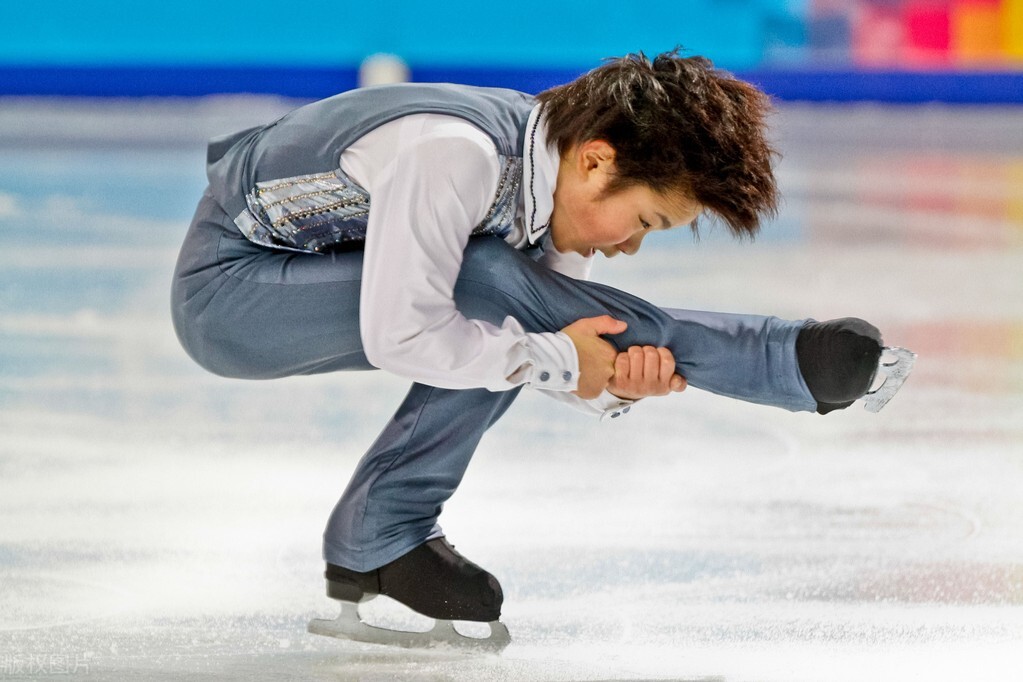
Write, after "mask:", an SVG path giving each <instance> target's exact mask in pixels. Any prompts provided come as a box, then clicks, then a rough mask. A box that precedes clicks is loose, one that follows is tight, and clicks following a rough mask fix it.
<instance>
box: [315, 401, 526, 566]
mask: <svg viewBox="0 0 1023 682" xmlns="http://www.w3.org/2000/svg"><path fill="white" fill-rule="evenodd" d="M518 392H519V389H513V390H511V391H503V392H499V393H494V392H491V391H487V390H486V389H482V388H480V389H473V390H461V391H456V390H451V389H443V388H436V387H432V386H425V385H423V384H413V385H412V388H411V390H409V392H408V395H407V396H406V397H405V400H404V401H403V402H402V404H401V407H400V408H399V409H398V412H397V413H396V414H395V415H394V417H393V418H392V419H391V420H390V421H389V422H388V424H387V426H386V427H385V428H384V431H383V433H381V434H380V436H379V438H377V441H376V442H375V443H373V445H372V446H371V447H370V449H369V451H368V452H367V453H366V455H365V456H364V457H363V458H362V460H361V461H360V462H359V465H358V467H356V470H355V473H354V474H353V475H352V479H351V482H350V483H349V484H348V488H347V489H346V490H345V492H344V495H342V496H341V499H340V501H338V503H337V506H336V507H335V508H334V511H333V513H332V514H331V516H330V520H329V521H328V523H327V529H326V531H325V533H324V537H323V540H324V543H323V547H324V549H323V553H324V558H325V559H326V560H327V561H328V562H329V563H332V564H336V565H338V566H344V567H345V568H348V569H351V570H353V571H360V572H365V571H371V570H373V569H376V568H378V567H380V566H383V565H384V564H386V563H389V562H391V561H393V560H394V559H397V558H398V557H400V556H403V555H404V554H405V553H407V552H409V551H411V550H412V549H414V548H416V547H418V546H419V545H421V544H423V543H424V542H426V541H427V540H430V539H432V538H434V537H440V536H441V535H442V532H441V530H440V527H439V526H438V525H437V517H438V516H439V515H440V512H441V509H442V507H443V504H444V502H446V501H447V500H448V498H450V497H451V495H452V494H453V493H454V492H455V489H456V488H457V487H458V484H459V483H460V482H461V480H462V476H463V475H464V474H465V470H466V467H468V465H469V460H470V459H472V455H473V453H474V452H475V450H476V446H477V445H478V444H479V441H480V438H482V437H483V434H484V432H486V430H487V429H489V428H490V427H491V426H492V425H493V424H494V423H495V422H496V421H497V420H498V419H500V417H501V415H503V414H504V412H505V410H507V409H508V407H509V406H510V405H511V404H512V402H513V401H514V400H515V397H516V396H517V395H518Z"/></svg>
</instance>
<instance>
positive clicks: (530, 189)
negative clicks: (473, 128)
mask: <svg viewBox="0 0 1023 682" xmlns="http://www.w3.org/2000/svg"><path fill="white" fill-rule="evenodd" d="M540 108H541V105H539V104H538V105H536V106H535V107H533V111H531V112H530V114H529V119H528V120H527V121H526V139H525V144H524V145H523V152H522V193H523V195H524V199H525V207H526V212H525V215H524V221H525V225H526V237H527V238H528V239H529V243H530V244H536V243H537V241H539V240H540V237H542V236H543V234H544V233H545V232H547V229H548V228H549V227H550V224H551V214H552V213H554V188H555V187H556V186H557V184H558V165H559V164H560V161H561V155H560V154H558V150H557V149H553V150H552V149H551V148H550V147H548V145H547V117H546V116H542V115H541V114H540Z"/></svg>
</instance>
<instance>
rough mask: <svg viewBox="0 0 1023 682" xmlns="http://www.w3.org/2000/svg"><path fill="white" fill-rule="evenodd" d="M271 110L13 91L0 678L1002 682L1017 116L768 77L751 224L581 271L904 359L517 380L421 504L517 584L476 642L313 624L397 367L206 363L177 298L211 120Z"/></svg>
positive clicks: (1011, 571)
mask: <svg viewBox="0 0 1023 682" xmlns="http://www.w3.org/2000/svg"><path fill="white" fill-rule="evenodd" d="M292 105H293V104H292V103H287V102H277V101H272V100H257V99H237V98H236V99H227V100H208V101H198V102H196V101H191V102H175V101H164V102H159V103H151V102H150V103H147V102H141V103H140V102H126V103H122V104H118V103H112V102H82V101H78V102H66V101H53V102H49V103H47V102H41V101H30V100H8V101H4V100H0V680H6V679H25V678H41V679H49V678H51V677H57V678H62V677H68V676H72V677H75V678H77V679H102V680H148V679H155V680H165V679H168V680H174V679H180V680H185V679H189V680H190V679H207V678H208V679H217V680H250V679H269V680H290V679H301V680H374V681H376V680H388V679H410V680H449V679H451V680H654V679H673V680H691V681H704V682H710V681H715V682H774V681H777V682H803V681H805V682H821V681H827V682H830V681H846V680H848V681H853V680H855V681H857V682H861V681H864V680H867V681H871V682H876V681H886V680H892V681H900V682H901V681H904V680H926V681H928V682H938V681H946V680H947V681H949V682H952V681H956V682H959V681H961V680H977V681H979V682H991V681H999V682H1000V681H1006V682H1011V681H1015V680H1023V111H1020V110H1011V109H1001V110H998V109H994V110H993V109H942V108H930V107H920V108H898V109H881V108H874V107H854V108H845V109H822V108H809V107H797V106H790V107H786V108H784V109H783V110H782V112H781V113H780V115H779V116H778V117H777V120H776V123H777V131H778V137H779V139H780V143H781V146H782V148H783V150H784V152H785V159H784V161H783V162H782V165H781V167H780V177H781V183H782V188H783V191H784V193H785V195H786V197H787V199H786V203H785V205H784V207H783V210H782V214H781V217H780V218H779V220H778V221H777V222H776V223H775V224H774V225H772V226H770V227H768V229H767V230H766V233H765V234H764V236H763V238H762V239H760V240H758V241H757V242H756V243H754V244H739V243H733V242H732V241H730V240H729V239H728V238H726V237H725V236H724V235H723V234H722V232H723V230H720V229H719V230H717V231H711V232H710V233H709V234H707V235H706V236H705V237H704V238H703V239H702V240H701V241H700V242H698V243H697V242H693V241H692V240H691V239H690V238H689V237H688V236H686V235H684V234H676V235H663V236H662V238H661V239H660V241H658V242H656V243H650V244H648V245H646V247H645V249H646V251H645V252H644V253H641V254H640V255H639V256H637V257H635V258H633V259H625V258H622V259H618V260H616V261H615V262H613V263H606V262H601V263H599V264H598V267H597V271H596V278H597V279H600V280H602V281H606V282H608V283H611V284H614V285H617V286H621V287H623V288H626V289H629V290H631V291H633V292H635V293H638V294H641V295H643V296H645V297H646V298H649V299H650V300H653V301H655V302H657V303H661V304H663V305H667V306H674V307H689V308H698V309H712V310H723V311H736V312H755V313H764V314H776V315H779V316H783V317H791V318H799V317H816V318H818V319H824V318H829V317H837V316H845V315H855V316H860V317H864V318H867V319H869V320H871V321H873V322H874V323H875V324H877V325H878V326H879V327H880V328H881V329H882V330H883V331H884V333H885V337H886V341H887V342H888V343H890V344H894V345H903V346H908V347H910V348H913V349H914V350H916V351H917V352H918V353H919V354H920V358H919V360H918V363H917V368H916V371H915V373H914V374H913V376H912V377H911V378H910V380H909V382H908V383H907V384H906V385H905V387H904V389H903V391H902V393H900V394H899V395H898V396H897V397H896V398H895V400H894V401H893V402H892V403H891V404H890V405H889V406H888V407H887V408H885V410H884V411H882V412H881V413H880V414H878V415H871V414H868V413H867V412H865V411H864V410H863V409H862V407H861V406H855V407H854V408H851V409H849V410H846V411H844V412H840V413H835V414H832V415H829V416H827V417H820V416H815V415H807V414H798V415H794V414H789V413H787V412H783V411H781V410H777V409H771V408H765V407H757V406H752V405H746V404H741V403H737V402H733V401H730V400H727V399H723V398H719V397H715V396H712V395H708V394H704V393H700V392H699V391H696V390H690V391H687V392H686V393H684V394H682V395H680V396H674V397H671V398H667V399H660V400H650V401H646V402H644V403H643V404H642V405H641V406H639V407H637V408H636V409H635V410H633V411H632V413H631V414H630V415H629V417H628V418H627V419H624V420H617V421H616V422H614V423H610V424H599V423H596V422H591V421H590V420H589V419H587V418H586V417H584V416H582V415H579V414H576V413H574V412H572V411H571V410H569V409H568V408H563V407H561V406H559V405H556V404H554V403H552V402H550V401H546V400H544V399H543V398H542V397H541V396H538V395H533V394H525V393H524V394H523V396H522V397H521V398H520V400H519V401H518V403H517V404H516V405H515V406H514V407H513V408H512V409H511V410H510V411H509V413H508V414H507V415H506V416H505V418H504V419H503V421H502V422H501V423H500V424H499V425H498V426H497V427H496V428H495V429H494V430H493V431H492V432H491V433H490V434H489V435H488V437H487V438H486V439H485V440H484V442H483V445H482V446H481V449H480V451H479V452H478V454H477V457H476V458H475V460H474V461H473V464H472V466H471V467H470V469H469V472H468V474H467V476H466V479H465V481H464V483H463V485H462V487H461V489H460V490H459V491H458V493H457V494H456V495H455V497H454V498H453V499H452V501H451V502H450V503H449V505H448V506H447V509H446V510H445V513H444V516H443V518H442V521H443V523H444V526H445V529H446V531H447V532H448V535H449V538H450V539H451V540H452V541H453V542H454V543H455V544H456V545H457V546H458V548H459V550H461V551H463V552H464V553H465V554H466V555H467V556H468V557H470V558H471V559H473V560H475V561H477V562H478V563H480V564H481V565H483V566H484V567H486V568H487V569H489V570H490V571H492V572H493V573H494V574H495V575H496V576H497V577H498V578H499V579H500V580H501V582H502V584H503V586H504V590H505V595H506V600H505V608H504V613H503V617H502V620H503V621H504V622H505V623H506V624H507V625H508V627H509V629H510V630H511V633H512V637H513V643H512V645H511V646H509V647H508V649H506V650H505V652H504V653H503V654H501V655H499V656H494V655H465V654H454V653H450V652H436V651H431V652H407V651H401V650H390V649H382V648H379V647H374V646H372V645H357V644H352V643H346V642H342V641H337V640H331V639H326V638H320V637H316V636H314V635H309V634H306V632H305V624H306V622H307V621H308V620H309V619H310V618H312V617H327V616H333V615H334V614H335V606H334V605H333V604H332V603H331V602H330V601H329V600H328V599H327V598H326V597H325V596H324V594H323V580H322V575H321V574H322V568H323V566H322V563H321V561H320V557H319V552H320V534H321V532H322V528H323V524H324V522H325V520H326V517H327V514H328V513H329V511H330V509H331V508H332V506H333V504H334V501H335V500H336V498H337V496H338V495H339V494H340V492H341V490H342V488H343V487H344V485H345V483H346V481H347V478H348V476H349V474H350V472H351V471H352V469H353V467H354V465H355V462H356V460H357V459H358V458H359V457H360V456H361V454H362V452H363V450H364V449H365V448H366V447H367V446H368V445H369V443H370V442H371V440H372V439H373V438H374V437H375V435H376V431H377V429H378V428H380V426H382V424H383V423H384V421H385V419H386V418H387V417H388V416H389V415H390V413H391V411H392V410H393V409H394V408H395V407H396V406H397V404H398V401H399V399H400V397H401V396H402V395H403V393H404V390H405V384H404V382H403V381H401V380H397V379H395V378H393V377H389V376H386V375H384V374H382V373H379V372H374V373H362V374H343V375H333V376H320V377H314V378H300V379H294V380H283V381H275V382H266V383H253V382H248V383H247V382H242V381H231V380H226V379H220V378H217V377H214V376H212V375H209V374H206V373H204V372H203V371H202V370H200V369H199V368H198V367H196V366H194V365H193V364H192V363H191V361H190V360H189V359H188V358H187V357H186V356H185V354H184V353H183V351H181V350H180V348H179V346H178V344H177V341H176V339H175V337H174V334H173V331H172V329H171V326H170V321H169V315H168V287H169V279H170V274H171V268H172V266H173V261H174V258H175V254H176V248H177V245H178V243H179V242H180V240H181V238H182V236H183V234H184V231H185V229H186V227H187V224H188V220H189V218H190V216H191V211H192V208H193V206H194V204H195V202H196V200H197V199H198V196H199V194H200V193H201V191H202V188H203V184H204V183H203V158H204V149H203V144H202V142H203V140H204V138H205V137H207V136H208V135H211V134H215V133H219V132H225V131H227V130H232V129H236V128H241V127H243V126H245V125H251V124H252V123H253V122H257V121H263V120H268V119H271V118H273V117H274V116H276V115H278V114H279V113H281V112H283V111H284V110H286V109H287V108H290V106H292ZM654 239H656V238H651V240H648V241H650V242H653V241H654ZM378 601H380V600H378ZM376 603H377V602H374V604H376ZM383 607H384V608H378V609H377V612H376V614H375V617H378V618H381V619H383V620H384V621H385V622H399V621H400V620H402V616H401V614H399V613H394V612H392V611H391V610H390V609H388V608H386V607H387V605H386V604H384V605H383ZM371 615H373V614H371Z"/></svg>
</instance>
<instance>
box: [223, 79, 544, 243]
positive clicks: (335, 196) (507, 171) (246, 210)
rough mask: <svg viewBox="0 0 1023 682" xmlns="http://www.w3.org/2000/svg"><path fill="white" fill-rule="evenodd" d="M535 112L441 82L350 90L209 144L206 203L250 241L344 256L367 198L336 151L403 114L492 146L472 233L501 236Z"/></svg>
mask: <svg viewBox="0 0 1023 682" xmlns="http://www.w3.org/2000/svg"><path fill="white" fill-rule="evenodd" d="M535 104H536V102H535V100H534V99H533V98H532V97H530V96H529V95H525V94H523V93H520V92H515V91H513V90H502V89H496V88H476V87H469V86H461V85H448V84H402V85H387V86H379V87H373V88H365V89H360V90H352V91H349V92H345V93H342V94H340V95H335V96H334V97H330V98H328V99H325V100H321V101H319V102H314V103H312V104H309V105H306V106H304V107H301V108H299V109H296V110H294V111H292V112H290V113H288V114H286V115H285V116H284V117H282V118H281V119H279V120H278V121H276V122H274V123H270V124H269V125H265V126H261V127H258V128H250V129H248V130H243V131H241V132H238V133H233V134H231V135H226V136H224V137H219V138H214V139H213V140H211V141H210V144H209V149H208V152H207V165H206V174H207V176H208V178H209V182H210V190H211V192H212V193H213V196H214V197H215V198H216V199H217V201H218V202H219V203H220V205H221V206H222V207H223V208H224V210H225V211H227V213H228V215H230V216H231V217H232V218H233V219H234V222H235V225H237V226H238V229H239V230H240V231H241V232H242V234H244V235H245V237H247V238H248V239H250V240H251V241H253V242H255V243H257V244H262V245H264V246H269V247H273V248H277V249H284V250H289V251H302V252H318V251H329V250H334V249H344V248H353V247H357V246H358V245H359V244H360V243H361V242H362V240H364V239H365V236H366V222H367V220H368V216H369V208H370V197H369V193H368V192H366V190H364V189H363V188H361V187H359V185H358V184H356V183H355V182H354V181H353V180H352V179H351V178H349V177H348V176H347V175H346V174H345V173H344V172H343V171H342V170H341V168H340V159H341V153H342V152H343V151H344V150H345V149H347V148H348V146H349V145H351V144H352V143H353V142H355V141H356V140H358V139H359V138H360V137H362V136H363V135H365V134H366V133H368V132H370V131H371V130H373V129H374V128H376V127H377V126H380V125H383V124H384V123H388V122H389V121H393V120H395V119H397V118H401V117H402V116H409V115H411V114H424V113H435V114H448V115H451V116H457V117H459V118H462V119H465V120H466V121H468V122H470V123H472V124H473V125H475V126H477V127H478V128H480V129H481V130H482V131H483V132H485V133H486V134H487V135H489V136H490V138H491V139H492V140H493V141H494V145H495V146H496V147H497V153H498V155H499V157H500V160H501V165H502V172H501V178H500V181H499V183H498V189H497V193H496V196H495V197H494V201H493V203H492V205H491V207H490V210H489V211H488V212H487V216H486V218H485V219H484V220H483V222H482V223H480V224H479V225H477V226H476V227H475V229H474V230H473V234H498V235H502V236H503V234H507V232H508V231H509V230H510V227H511V223H512V220H513V219H514V215H515V208H516V206H517V194H518V189H519V185H520V182H521V178H522V148H523V138H524V132H525V127H526V120H527V119H528V117H529V113H530V111H531V110H532V108H533V106H534V105H535Z"/></svg>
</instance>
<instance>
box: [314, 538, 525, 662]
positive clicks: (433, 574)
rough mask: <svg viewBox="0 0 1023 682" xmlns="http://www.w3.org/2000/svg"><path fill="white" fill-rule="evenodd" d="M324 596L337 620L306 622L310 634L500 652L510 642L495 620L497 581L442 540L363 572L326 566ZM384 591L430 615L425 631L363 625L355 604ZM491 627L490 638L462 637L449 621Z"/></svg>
mask: <svg viewBox="0 0 1023 682" xmlns="http://www.w3.org/2000/svg"><path fill="white" fill-rule="evenodd" d="M325 576H326V578H327V596H328V597H330V598H331V599H337V600H338V601H340V602H341V615H339V616H338V617H337V619H336V620H321V619H315V620H312V621H310V623H309V626H308V628H307V629H308V630H309V632H311V633H313V634H317V635H326V636H328V637H338V638H340V639H350V640H354V641H357V642H368V643H371V644H387V645H391V646H402V647H414V648H424V647H434V646H438V645H441V646H444V645H447V646H453V647H459V648H463V649H466V648H468V649H477V650H489V651H501V650H502V649H504V648H505V647H506V646H508V644H509V643H510V642H511V636H510V635H509V634H508V628H507V627H505V626H504V624H503V623H500V622H499V621H498V620H497V619H498V618H499V617H500V615H501V602H502V601H503V600H504V595H503V594H502V592H501V585H500V584H499V583H498V582H497V579H496V578H495V577H494V576H492V575H490V574H489V573H487V572H486V571H484V570H483V569H482V568H480V567H479V566H477V565H476V564H474V563H472V562H471V561H469V560H468V559H466V558H465V557H463V556H462V555H461V554H459V553H458V552H456V551H455V548H454V547H452V546H451V545H450V544H448V542H447V540H445V539H444V538H438V539H436V540H430V541H429V542H427V543H425V544H423V545H420V546H419V547H417V548H416V549H414V550H412V551H411V552H409V553H408V554H406V555H404V556H402V557H399V558H398V559H396V560H394V561H392V562H391V563H389V564H386V565H385V566H382V567H381V568H379V569H377V570H375V571H369V572H368V573H358V572H356V571H350V570H348V569H347V568H342V567H341V566H335V565H333V564H327V571H326V573H325ZM378 594H382V595H386V596H388V597H391V598H392V599H394V600H396V601H398V602H401V603H402V604H404V605H405V606H408V607H409V608H411V609H412V610H413V611H416V612H417V613H419V614H421V615H423V616H427V617H429V618H433V619H435V620H436V623H435V624H434V626H433V629H432V630H430V631H428V632H405V631H401V630H390V629H386V628H380V627H376V626H373V625H369V624H367V623H365V622H364V621H363V620H362V618H361V617H360V616H359V610H358V605H359V603H360V602H364V601H369V600H370V599H372V598H373V597H375V596H377V595H378ZM456 620H459V621H476V622H484V623H488V624H489V625H490V636H489V637H480V638H477V637H467V636H465V635H462V634H461V633H459V632H458V631H456V630H455V627H454V625H453V623H452V621H456Z"/></svg>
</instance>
